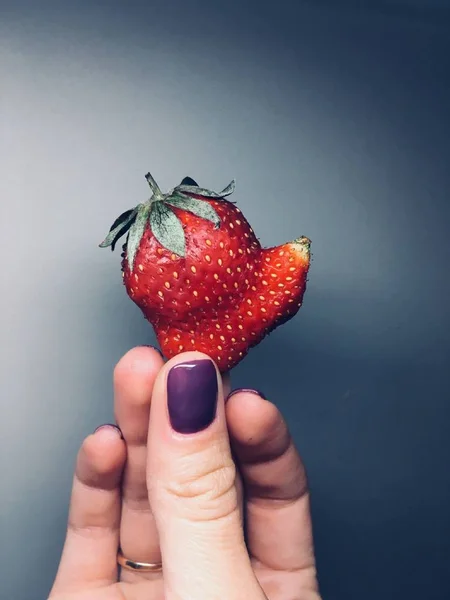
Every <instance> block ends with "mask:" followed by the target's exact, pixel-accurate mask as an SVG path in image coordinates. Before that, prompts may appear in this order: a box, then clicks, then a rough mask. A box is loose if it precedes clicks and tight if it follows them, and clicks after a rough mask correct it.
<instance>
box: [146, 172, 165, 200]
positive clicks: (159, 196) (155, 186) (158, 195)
mask: <svg viewBox="0 0 450 600" xmlns="http://www.w3.org/2000/svg"><path fill="white" fill-rule="evenodd" d="M145 179H146V180H147V183H148V185H149V186H150V189H151V190H152V192H153V195H154V196H155V198H156V199H157V200H162V198H163V193H162V192H161V190H160V189H159V185H158V184H157V183H156V181H155V180H154V179H153V176H152V175H151V173H147V175H146V176H145Z"/></svg>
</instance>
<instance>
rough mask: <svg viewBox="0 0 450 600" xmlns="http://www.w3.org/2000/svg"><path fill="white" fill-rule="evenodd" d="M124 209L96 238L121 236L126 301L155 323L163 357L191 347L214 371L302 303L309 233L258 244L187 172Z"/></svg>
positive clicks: (220, 198)
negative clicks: (275, 243) (266, 245)
mask: <svg viewBox="0 0 450 600" xmlns="http://www.w3.org/2000/svg"><path fill="white" fill-rule="evenodd" d="M146 179H147V181H148V183H149V185H150V188H151V191H152V195H151V197H150V199H149V200H147V201H146V202H143V203H141V204H138V205H137V206H136V207H135V208H134V209H131V210H128V211H126V212H125V213H123V214H122V215H121V216H120V217H118V219H116V221H115V222H114V223H113V225H112V226H111V229H110V231H109V233H108V235H107V237H106V238H105V240H104V241H103V242H102V243H101V244H100V246H101V247H102V248H105V247H108V246H111V248H112V250H114V248H115V245H116V244H117V241H118V240H119V239H120V238H121V237H122V236H124V235H125V234H127V238H126V242H125V244H124V246H123V254H122V258H123V260H122V274H123V280H124V284H125V287H126V290H127V293H128V295H129V296H130V298H131V299H132V300H133V302H135V304H136V305H137V306H139V308H140V309H141V310H142V312H143V314H144V316H145V318H146V319H147V320H148V321H149V322H150V323H151V324H152V326H153V327H154V330H155V333H156V336H157V338H158V342H159V344H160V346H161V349H162V351H163V353H164V354H165V356H166V357H167V358H172V357H173V356H175V355H177V354H179V353H180V352H184V351H189V350H197V351H200V352H203V353H205V354H208V355H209V356H210V357H211V358H213V360H214V361H215V362H216V363H217V365H218V367H219V369H220V371H221V372H225V371H228V370H230V369H232V368H233V367H234V366H236V365H237V364H238V363H239V362H240V361H241V360H242V359H243V358H244V357H245V355H246V354H247V353H248V351H249V349H250V348H252V347H254V346H256V345H257V344H259V342H261V340H262V339H263V338H264V337H265V336H266V335H267V334H268V333H270V332H271V331H273V330H274V329H275V328H276V327H278V326H279V325H281V324H283V323H285V322H287V321H289V320H290V319H291V318H292V317H293V316H294V315H295V314H297V312H298V310H299V308H300V307H301V305H302V301H303V295H304V292H305V289H306V278H307V274H308V270H309V265H310V244H311V242H310V240H309V239H308V238H306V237H300V238H298V239H296V240H294V241H292V242H289V243H286V244H283V245H281V246H278V247H274V248H262V247H261V244H260V242H259V240H258V239H257V237H256V235H255V233H254V231H253V229H252V228H251V227H250V224H249V223H248V221H247V220H246V218H245V217H244V215H243V214H242V212H241V210H240V209H239V208H238V207H237V206H236V205H235V204H234V203H233V202H231V201H230V200H228V199H227V197H228V196H230V195H231V194H232V193H233V191H234V188H235V182H234V181H232V182H231V183H230V185H228V186H227V187H226V188H225V189H224V190H222V191H221V192H214V191H212V190H208V189H204V188H201V187H199V186H198V185H197V183H196V182H195V181H194V180H193V179H191V178H189V177H186V178H185V179H183V181H182V182H181V184H180V185H178V186H177V187H175V188H174V189H172V190H170V191H169V192H168V193H167V194H163V193H162V192H161V190H160V188H159V187H158V185H157V184H156V182H155V180H154V179H153V177H152V176H151V175H150V173H148V174H147V175H146Z"/></svg>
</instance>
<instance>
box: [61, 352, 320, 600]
mask: <svg viewBox="0 0 450 600" xmlns="http://www.w3.org/2000/svg"><path fill="white" fill-rule="evenodd" d="M199 361H201V362H199ZM227 386H228V382H227V381H225V382H222V379H221V377H220V375H219V373H218V372H217V369H216V368H215V366H214V364H213V363H212V362H211V361H210V360H209V359H208V357H207V356H205V355H202V354H200V353H198V352H188V353H184V354H181V355H179V356H177V357H175V358H173V359H172V360H170V361H169V362H168V363H166V364H164V362H163V360H162V358H161V357H160V355H159V353H158V352H157V351H156V350H154V349H152V348H147V347H141V348H135V349H134V350H131V351H130V352H128V353H127V354H126V355H125V356H124V358H122V359H121V361H120V362H119V363H118V365H117V367H116V369H115V372H114V389H115V415H116V419H117V423H118V425H119V427H120V430H119V429H117V428H115V427H114V426H103V427H101V428H99V429H98V430H96V432H94V434H92V435H90V436H88V437H87V438H86V439H85V440H84V442H83V445H82V447H81V449H80V452H79V454H78V458H77V464H76V471H75V477H74V482H73V490H72V498H71V505H70V512H69V522H68V529H67V537H66V541H65V545H64V550H63V554H62V558H61V562H60V565H59V570H58V574H57V577H56V580H55V582H54V585H53V588H52V591H51V593H50V598H51V599H52V600H163V599H164V600H181V599H183V600H215V599H221V600H223V599H225V598H226V599H227V600H263V599H266V600H267V599H270V600H320V598H319V595H318V591H317V581H316V574H315V561H314V552H313V544H312V533H311V521H310V512H309V498H308V491H307V487H306V477H305V472H304V468H303V465H302V463H301V460H300V458H299V456H298V454H297V451H296V450H295V447H294V444H293V442H292V439H291V438H290V436H289V433H288V430H287V428H286V425H285V423H284V421H283V419H282V417H281V415H280V413H279V412H278V410H277V409H276V408H275V406H274V405H273V404H271V403H270V402H268V401H267V400H264V399H263V398H262V396H260V395H259V394H258V393H257V392H253V391H248V390H247V391H246V390H243V391H239V392H237V393H234V394H232V395H231V396H230V397H229V399H228V400H227V402H226V403H225V400H224V396H226V393H227V391H228V389H227ZM216 399H217V406H216ZM198 429H200V431H197V432H196V431H195V430H198ZM120 432H122V434H121V433H120ZM230 446H231V447H230ZM244 515H245V537H244V530H243V517H244ZM119 546H120V547H121V549H122V552H123V555H124V556H125V557H127V558H128V559H130V560H132V561H140V562H145V563H158V562H162V571H160V572H149V573H148V572H140V571H134V570H129V569H128V568H122V569H121V572H120V573H119V572H118V571H119V570H118V567H117V551H118V549H119Z"/></svg>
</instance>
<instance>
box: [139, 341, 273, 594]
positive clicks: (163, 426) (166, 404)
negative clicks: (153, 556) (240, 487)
mask: <svg viewBox="0 0 450 600" xmlns="http://www.w3.org/2000/svg"><path fill="white" fill-rule="evenodd" d="M147 483H148V490H149V497H150V503H151V505H152V509H153V512H154V515H155V520H156V524H157V527H158V531H159V536H160V543H161V552H162V560H163V574H164V586H165V594H166V595H165V598H166V599H167V600H172V599H175V598H191V599H193V600H194V599H197V598H198V599H200V598H209V599H211V600H213V599H215V598H224V597H226V598H227V599H228V600H235V599H236V600H237V599H238V598H239V599H241V598H247V599H248V600H256V599H257V600H259V599H261V598H265V596H264V593H263V592H262V590H261V587H260V586H259V584H258V582H257V579H256V577H255V575H254V573H253V570H252V568H251V563H250V559H249V556H248V553H247V549H246V546H245V540H244V536H243V530H242V524H241V520H240V514H239V501H238V493H237V489H236V468H235V465H234V462H233V459H232V456H231V450H230V445H229V439H228V432H227V425H226V420H225V409H224V397H223V387H222V380H221V377H220V374H219V372H218V370H217V368H216V367H215V365H214V363H213V362H212V361H211V360H210V359H209V358H208V357H207V356H206V355H204V354H201V353H199V352H188V353H184V354H181V355H178V356H177V357H175V358H173V359H172V360H170V361H169V362H168V363H167V364H166V365H165V366H164V367H163V369H162V370H161V371H160V372H159V374H158V376H157V378H156V382H155V386H154V390H153V397H152V405H151V415H150V427H149V438H148V458H147Z"/></svg>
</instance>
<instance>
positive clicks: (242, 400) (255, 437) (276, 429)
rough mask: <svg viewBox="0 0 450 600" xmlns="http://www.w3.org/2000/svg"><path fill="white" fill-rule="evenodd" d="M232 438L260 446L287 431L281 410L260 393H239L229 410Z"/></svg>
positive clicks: (240, 391) (236, 392) (227, 411)
mask: <svg viewBox="0 0 450 600" xmlns="http://www.w3.org/2000/svg"><path fill="white" fill-rule="evenodd" d="M225 410H226V415H227V422H228V426H229V430H230V435H231V436H232V438H233V439H234V441H235V442H237V443H239V444H244V445H249V446H256V445H260V444H262V443H265V442H266V441H267V440H268V438H272V437H273V436H277V435H278V436H279V435H280V433H282V432H284V431H286V432H287V428H286V426H285V424H284V419H283V417H282V415H281V413H280V411H279V410H278V408H277V407H276V406H275V405H274V404H273V403H272V402H270V401H269V400H267V399H266V398H264V397H263V395H262V394H261V393H260V392H258V391H257V390H249V389H242V390H235V391H234V392H232V394H230V396H228V401H227V403H226V406H225Z"/></svg>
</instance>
